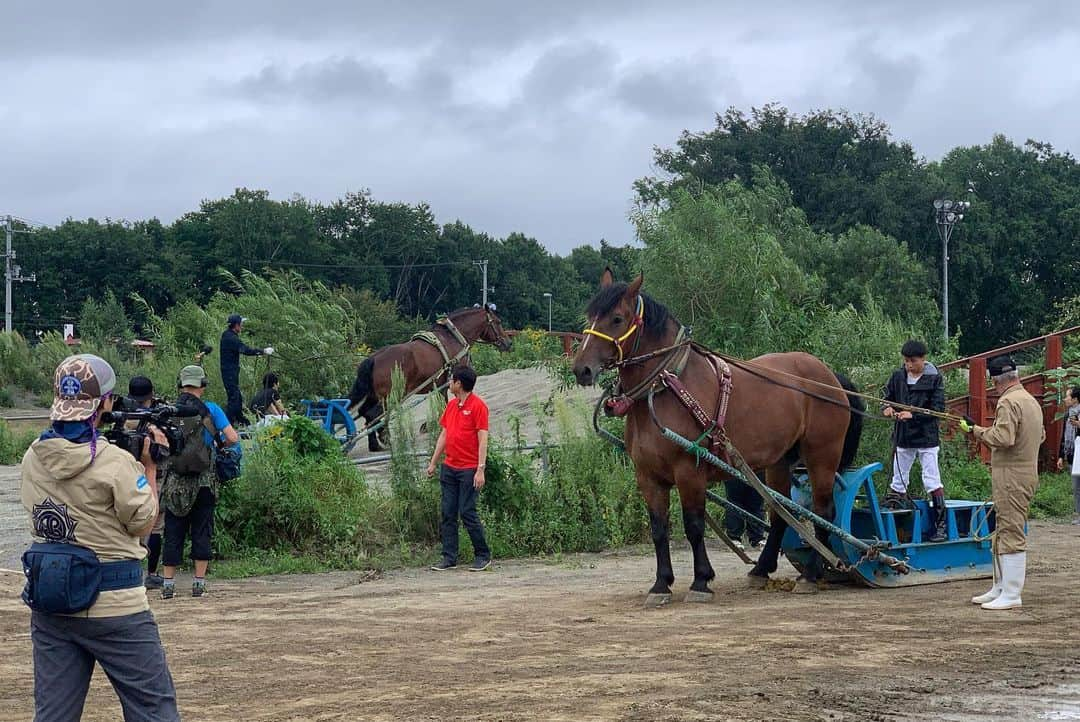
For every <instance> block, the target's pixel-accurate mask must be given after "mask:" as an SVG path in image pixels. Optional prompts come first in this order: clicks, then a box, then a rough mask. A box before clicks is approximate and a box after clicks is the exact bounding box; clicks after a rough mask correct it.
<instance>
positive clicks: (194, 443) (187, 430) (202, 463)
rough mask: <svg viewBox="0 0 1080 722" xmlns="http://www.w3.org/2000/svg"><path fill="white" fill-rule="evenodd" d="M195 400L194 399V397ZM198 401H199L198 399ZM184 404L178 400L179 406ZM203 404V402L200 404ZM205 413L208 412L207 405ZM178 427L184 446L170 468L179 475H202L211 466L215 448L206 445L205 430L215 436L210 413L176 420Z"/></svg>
mask: <svg viewBox="0 0 1080 722" xmlns="http://www.w3.org/2000/svg"><path fill="white" fill-rule="evenodd" d="M192 398H194V397H192ZM196 400H197V399H196ZM181 403H183V402H182V401H181V400H179V399H178V400H177V405H180V404H181ZM200 403H201V402H200ZM202 410H203V411H206V408H205V405H204V406H203V409H202ZM176 424H177V426H179V427H180V430H181V432H182V434H183V437H184V446H183V449H182V450H181V451H180V453H179V454H177V455H176V456H174V457H172V459H171V461H170V462H169V468H170V469H172V470H173V471H175V472H177V473H178V474H201V473H203V472H204V471H206V470H207V469H209V468H210V466H211V455H212V452H213V448H212V447H211V446H210V445H209V444H207V443H206V438H205V437H204V436H203V430H204V429H205V430H206V431H208V432H210V435H211V436H213V435H214V427H213V424H212V422H211V421H210V414H209V411H206V413H205V414H200V415H199V416H181V417H178V418H177V419H176Z"/></svg>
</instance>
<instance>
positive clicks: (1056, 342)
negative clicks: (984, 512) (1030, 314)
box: [938, 326, 1080, 469]
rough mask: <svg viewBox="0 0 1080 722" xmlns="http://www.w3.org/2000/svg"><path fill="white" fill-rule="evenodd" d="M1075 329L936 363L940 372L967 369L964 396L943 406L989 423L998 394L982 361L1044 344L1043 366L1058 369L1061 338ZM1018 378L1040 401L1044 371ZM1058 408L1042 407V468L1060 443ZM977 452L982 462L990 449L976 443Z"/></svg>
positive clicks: (1047, 465) (1052, 458)
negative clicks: (939, 363)
mask: <svg viewBox="0 0 1080 722" xmlns="http://www.w3.org/2000/svg"><path fill="white" fill-rule="evenodd" d="M1077 331H1080V326H1073V327H1072V328H1066V329H1063V330H1061V331H1054V332H1053V333H1048V334H1046V335H1045V336H1039V337H1038V338H1032V339H1028V340H1027V341H1020V342H1018V343H1014V344H1010V345H1008V346H1002V347H1001V348H996V349H994V350H992V351H985V352H983V353H981V354H978V355H976V356H968V357H967V358H962V359H957V360H956V361H950V362H948V363H944V364H941V365H940V366H938V370H940V371H949V370H951V369H958V368H964V367H965V366H966V367H967V370H968V393H967V396H961V397H959V398H956V399H949V400H948V401H947V402H946V407H947V408H948V410H949V411H950V412H951V413H954V414H967V415H968V416H970V417H971V418H973V419H975V422H976V423H977V424H979V425H980V426H989V425H990V424H991V423H992V419H993V413H992V411H993V408H994V407H995V406H996V405H997V400H998V396H999V395H1000V394H998V393H997V392H995V391H994V390H993V389H989V388H987V381H986V362H987V361H988V360H989V359H992V358H993V357H995V356H999V355H1001V354H1005V353H1012V352H1014V351H1022V350H1024V349H1028V348H1033V347H1035V346H1040V345H1045V346H1046V368H1047V369H1057V368H1061V364H1062V352H1063V348H1064V342H1063V341H1064V338H1065V337H1066V336H1068V335H1070V334H1073V333H1076V332H1077ZM1020 381H1021V383H1023V384H1024V388H1025V389H1027V390H1028V392H1029V393H1030V394H1031V395H1032V396H1034V397H1035V398H1036V399H1038V400H1039V402H1040V403H1042V401H1043V394H1044V393H1045V392H1046V374H1044V373H1038V374H1033V375H1031V376H1025V377H1023V378H1022V379H1021V380H1020ZM1058 411H1059V409H1058V406H1057V405H1056V404H1050V405H1049V406H1044V407H1043V426H1044V428H1045V429H1046V441H1045V442H1043V447H1042V453H1041V456H1040V461H1041V463H1042V466H1043V468H1047V469H1048V468H1052V465H1053V464H1054V462H1055V461H1056V459H1057V455H1058V445H1059V444H1060V443H1061V430H1062V422H1061V421H1060V420H1058V421H1055V420H1054V417H1055V416H1057V413H1058ZM979 455H980V456H981V457H982V459H983V460H984V461H989V460H990V450H989V449H987V448H986V447H985V446H983V445H982V444H979Z"/></svg>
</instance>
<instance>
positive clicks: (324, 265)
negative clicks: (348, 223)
mask: <svg viewBox="0 0 1080 722" xmlns="http://www.w3.org/2000/svg"><path fill="white" fill-rule="evenodd" d="M248 263H267V264H271V265H275V266H298V267H301V268H359V269H366V268H445V267H448V266H471V265H473V263H474V262H473V261H441V262H437V263H401V264H394V263H365V264H345V263H299V262H296V261H272V260H270V259H266V258H255V259H251V260H249V261H248Z"/></svg>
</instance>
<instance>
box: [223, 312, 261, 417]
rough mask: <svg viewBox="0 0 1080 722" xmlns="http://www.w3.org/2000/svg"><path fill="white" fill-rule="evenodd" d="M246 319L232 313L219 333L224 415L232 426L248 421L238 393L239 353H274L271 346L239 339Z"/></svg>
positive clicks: (256, 354) (250, 354) (254, 354)
mask: <svg viewBox="0 0 1080 722" xmlns="http://www.w3.org/2000/svg"><path fill="white" fill-rule="evenodd" d="M246 320H247V319H245V318H242V317H241V316H240V314H236V313H234V314H233V315H231V316H229V319H228V324H229V327H228V328H226V329H225V332H224V333H222V334H221V383H222V385H223V386H224V387H225V393H226V395H227V398H228V403H227V404H226V406H225V415H226V416H227V417H228V419H229V423H230V424H232V425H233V426H236V425H237V424H247V423H249V422H248V419H247V417H246V416H244V397H243V395H242V394H241V393H240V354H244V355H245V356H264V355H265V356H270V355H271V354H273V353H274V349H273V347H270V346H267V347H266V348H262V349H259V348H251V347H250V346H248V345H247V344H245V343H244V342H243V341H241V340H240V332H241V331H242V330H243V329H244V321H246Z"/></svg>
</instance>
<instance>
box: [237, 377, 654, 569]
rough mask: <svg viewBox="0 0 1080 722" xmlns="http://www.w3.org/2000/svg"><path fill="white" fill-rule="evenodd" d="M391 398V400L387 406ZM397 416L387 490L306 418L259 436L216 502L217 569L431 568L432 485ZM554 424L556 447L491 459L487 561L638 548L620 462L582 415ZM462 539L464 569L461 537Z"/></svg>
mask: <svg viewBox="0 0 1080 722" xmlns="http://www.w3.org/2000/svg"><path fill="white" fill-rule="evenodd" d="M400 384H401V379H400V378H397V379H395V386H396V387H397V388H400ZM400 400H401V399H400V393H399V392H398V393H395V394H392V398H391V400H390V403H389V404H388V407H389V408H391V409H393V408H395V407H397V406H399V405H400ZM440 407H441V399H439V400H432V401H431V402H429V410H428V413H429V419H431V420H430V421H429V423H433V424H434V426H433V428H437V416H438V414H439V413H440V412H441V410H442V409H441V408H440ZM405 416H406V415H405V414H399V415H397V416H395V415H394V414H392V413H391V416H390V418H391V425H392V426H391V437H392V446H391V458H392V460H391V476H390V479H389V483H388V484H385V485H383V484H371V483H369V482H368V480H367V479H365V477H364V475H363V474H362V473H361V472H360V471H359V470H358V469H357V468H356V467H355V466H354V465H353V464H351V463H349V462H348V461H346V460H344V459H342V457H341V454H340V451H339V450H338V449H337V448H336V442H332V441H327V442H324V443H318V439H319V437H321V438H322V439H325V440H329V437H328V436H326V435H325V434H323V432H322V431H321V430H319V429H318V427H316V426H315V425H314V424H313V423H312V422H311V421H309V420H308V419H305V418H302V417H294V418H292V419H290V420H289V421H287V422H285V423H284V424H281V425H278V426H275V427H271V429H269V430H267V431H265V432H263V434H262V435H261V436H260V437H259V438H258V444H257V447H256V448H255V449H254V450H253V451H252V452H251V453H249V454H248V457H247V460H246V463H245V466H244V471H243V474H242V475H241V476H240V478H239V479H238V480H236V481H235V482H234V483H232V484H231V485H228V486H226V487H225V488H224V489H223V490H222V495H221V499H220V502H219V504H218V516H217V521H218V527H217V528H218V535H219V538H218V540H217V542H216V546H217V549H218V552H219V553H220V554H221V555H223V556H224V557H226V558H227V559H230V560H233V561H232V562H231V563H229V564H227V565H225V568H226V571H227V572H229V573H235V574H249V573H267V572H270V571H296V570H299V571H310V570H311V569H312V567H313V565H314V566H315V567H317V568H323V569H327V568H329V569H355V568H382V567H387V566H396V565H401V564H406V563H414V562H417V561H426V560H431V559H434V558H435V557H436V555H437V549H438V544H439V514H440V488H439V481H438V479H437V478H428V477H427V476H426V474H424V473H423V466H424V465H426V459H425V458H424V457H420V458H417V456H416V455H415V453H414V452H415V450H416V443H417V442H416V438H415V434H413V433H411V429H410V427H409V425H408V424H406V423H405V422H404V421H403V419H404V417H405ZM395 418H397V419H402V420H398V421H395ZM555 418H556V426H557V431H556V433H555V438H554V439H553V441H555V442H556V443H557V444H558V446H553V447H549V448H547V449H544V450H540V451H535V452H518V451H510V452H501V451H495V450H492V451H489V454H488V466H487V483H486V485H485V487H484V489H483V491H482V492H481V494H480V503H479V509H480V515H481V519H482V520H483V522H484V524H485V527H486V529H487V538H488V543H489V545H490V546H491V548H492V551H493V553H494V554H495V555H496V556H498V557H504V558H505V557H511V556H520V555H527V554H553V553H565V552H577V551H598V550H601V549H606V548H611V547H615V546H621V545H625V544H628V543H634V542H639V541H642V540H644V539H646V538H647V535H648V521H647V517H646V514H645V507H644V503H643V502H642V500H641V497H640V495H639V494H638V492H637V489H636V486H635V484H634V474H633V468H632V466H631V464H630V462H629V460H628V459H627V458H626V456H625V455H624V454H622V453H620V452H617V451H615V450H614V449H613V448H612V447H611V446H609V445H608V444H606V443H605V442H603V441H602V440H600V439H598V438H597V437H595V436H594V435H593V434H591V433H589V432H587V431H585V429H586V428H587V427H586V424H585V423H584V421H585V419H584V416H583V415H582V412H581V410H579V409H575V408H572V407H569V406H567V405H565V404H563V403H561V402H556V404H555ZM434 437H435V434H434V433H433V434H430V435H429V438H432V439H433V438H434ZM431 443H433V442H431ZM459 538H460V540H461V545H462V548H461V555H462V557H463V558H465V559H468V558H469V556H470V555H471V552H472V550H471V547H470V545H469V541H468V535H466V534H461V535H459ZM236 560H239V562H237V561H236Z"/></svg>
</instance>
